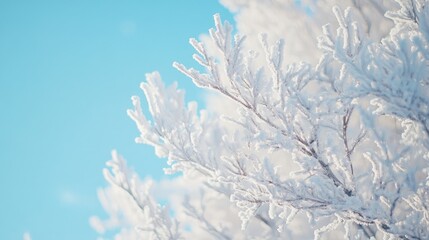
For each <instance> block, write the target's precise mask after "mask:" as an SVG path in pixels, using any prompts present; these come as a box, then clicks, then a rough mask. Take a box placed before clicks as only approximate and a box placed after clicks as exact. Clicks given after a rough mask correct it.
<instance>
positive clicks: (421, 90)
mask: <svg viewBox="0 0 429 240" xmlns="http://www.w3.org/2000/svg"><path fill="white" fill-rule="evenodd" d="M222 3H223V4H224V5H225V6H227V7H228V8H229V9H231V11H234V12H236V20H237V27H238V30H237V34H236V35H233V32H234V30H233V26H232V25H231V24H229V23H228V22H222V20H221V18H220V16H219V15H215V16H214V23H215V26H214V28H213V29H210V30H209V35H208V36H204V37H202V38H201V40H200V41H198V40H196V39H193V38H191V39H190V44H191V45H192V46H193V47H194V48H195V51H196V53H195V54H194V56H193V58H194V59H195V61H196V62H197V63H198V64H199V65H201V66H202V67H203V68H204V69H205V70H204V71H199V70H196V69H194V68H188V67H187V66H184V65H182V64H180V63H174V64H173V65H174V67H175V68H177V69H178V70H179V71H180V72H182V73H183V74H184V75H186V76H187V77H189V78H190V79H192V81H193V82H194V84H195V85H197V86H198V87H200V88H205V89H208V90H210V91H211V92H213V93H214V94H212V95H210V97H208V103H207V105H208V107H207V109H204V110H199V109H198V106H197V104H196V103H195V102H190V103H185V101H184V92H183V91H181V90H179V89H177V86H176V85H172V86H165V85H164V84H163V82H162V80H161V76H160V74H159V73H157V72H154V73H150V74H147V75H146V82H144V83H142V84H141V88H142V90H143V92H144V95H145V97H146V99H147V102H148V106H147V108H148V109H149V112H150V116H145V115H144V113H143V111H142V106H141V104H140V99H139V97H137V96H134V97H132V103H133V106H134V108H133V109H131V110H128V115H129V116H130V117H131V119H132V120H134V121H135V123H136V125H137V128H138V130H139V132H140V135H139V136H138V137H137V139H136V142H138V143H143V144H148V145H151V146H153V147H154V149H155V152H156V155H157V156H158V157H160V158H167V159H168V160H167V161H168V164H169V165H170V168H169V169H166V170H165V172H166V173H167V174H171V173H176V172H180V173H183V176H180V177H177V178H174V179H171V180H165V181H161V182H153V181H150V180H140V179H139V177H138V175H137V174H136V173H135V172H133V171H131V170H130V169H129V168H128V167H127V165H126V163H125V161H124V160H123V158H122V157H121V156H119V155H118V153H116V152H113V154H112V160H110V161H109V162H108V163H107V165H108V167H109V168H108V169H105V170H104V174H105V178H106V179H107V181H108V182H109V183H110V186H109V187H107V188H105V189H103V190H100V191H99V196H100V200H101V202H102V204H103V207H104V208H105V210H106V212H107V213H108V214H109V218H108V219H106V220H102V219H99V218H98V217H93V218H91V224H92V226H93V227H94V228H95V229H96V230H97V231H98V232H99V233H100V234H103V233H104V232H105V231H106V230H109V229H119V232H118V233H117V235H116V238H117V239H313V238H316V239H318V238H321V239H333V238H337V239H338V238H346V239H370V238H373V239H429V230H428V229H429V172H428V171H429V167H428V166H429V151H428V150H429V138H428V137H429V44H428V43H429V2H428V1H426V0H402V1H399V0H398V1H396V2H395V1H381V0H369V1H359V0H347V1H338V3H332V1H328V0H326V1H325V0H318V1H292V0H290V1H288V0H275V1H258V0H251V1H244V0H224V1H222ZM322 23H323V24H326V25H322ZM199 69H201V68H199ZM149 119H150V120H149ZM151 185H155V186H156V187H155V188H151V187H150V186H151ZM166 193H168V194H167V195H166ZM161 195H163V196H164V197H165V198H167V199H169V201H168V202H169V204H168V206H164V205H161V204H159V203H158V202H157V199H158V198H159V197H160V196H161Z"/></svg>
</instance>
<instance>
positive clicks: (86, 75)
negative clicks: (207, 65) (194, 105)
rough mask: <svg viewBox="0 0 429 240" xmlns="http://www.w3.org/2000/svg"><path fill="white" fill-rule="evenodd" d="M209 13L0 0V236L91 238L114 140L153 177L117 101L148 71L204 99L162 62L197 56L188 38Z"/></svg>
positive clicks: (190, 3)
mask: <svg viewBox="0 0 429 240" xmlns="http://www.w3.org/2000/svg"><path fill="white" fill-rule="evenodd" d="M216 12H219V13H221V16H222V17H223V18H224V19H228V20H230V21H231V18H232V17H231V15H230V14H229V13H228V12H227V11H226V10H225V9H224V8H223V7H222V6H221V5H219V3H217V2H216V1H201V0H187V1H165V0H164V1H141V0H140V1H137V0H136V1H119V0H115V1H114V0H92V1H87V0H86V1H84V0H78V1H53V0H52V1H46V0H39V1H20V0H0V109H1V114H0V144H1V145H0V146H1V147H0V161H1V162H0V163H1V166H2V167H1V168H0V188H1V195H0V213H1V214H0V239H21V238H22V235H23V233H24V232H27V231H28V232H30V233H31V235H32V238H33V240H37V239H43V240H49V239H63V240H67V239H95V238H96V233H95V231H93V230H92V229H91V228H90V227H89V224H88V218H89V217H90V216H91V215H101V216H103V211H102V209H101V207H100V205H99V203H98V199H97V196H96V189H97V188H98V187H102V186H105V185H106V184H105V182H104V179H103V177H102V173H101V170H102V168H103V167H104V164H105V162H106V161H107V160H109V159H110V152H111V150H112V149H117V150H118V151H119V152H120V153H121V154H122V155H124V157H125V158H126V159H127V160H128V162H129V163H130V165H133V166H134V167H135V169H136V171H137V172H139V173H140V174H142V175H151V176H153V177H154V178H157V179H159V178H161V177H162V167H163V166H164V165H163V161H160V160H157V159H156V158H155V157H154V155H153V153H152V149H151V148H150V147H147V146H143V145H138V144H135V143H134V138H135V137H136V136H137V135H138V132H137V130H136V128H135V126H134V123H133V122H132V121H131V120H130V119H129V118H128V117H127V115H126V109H128V108H130V107H131V101H130V97H131V96H132V95H140V96H142V92H141V91H140V89H139V83H140V82H141V81H143V80H144V74H145V73H147V72H151V71H154V70H157V71H160V72H161V75H162V76H163V78H164V80H165V81H166V82H173V81H178V82H179V86H180V87H181V88H184V89H186V92H187V99H188V100H191V99H196V100H201V99H202V95H201V93H200V92H199V91H198V90H197V89H196V88H195V87H193V85H192V83H191V81H190V80H189V79H187V78H186V77H185V76H183V75H181V74H180V73H178V72H177V71H176V70H175V69H173V68H172V67H171V64H172V62H173V61H175V60H178V61H179V62H182V63H185V64H186V65H188V66H196V64H195V63H194V62H193V60H192V57H191V56H192V54H193V53H194V51H193V49H192V48H191V47H190V46H189V44H188V39H189V37H198V36H199V34H201V33H206V32H207V30H208V29H209V28H210V27H212V25H213V23H212V21H213V20H212V15H213V14H214V13H216Z"/></svg>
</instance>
